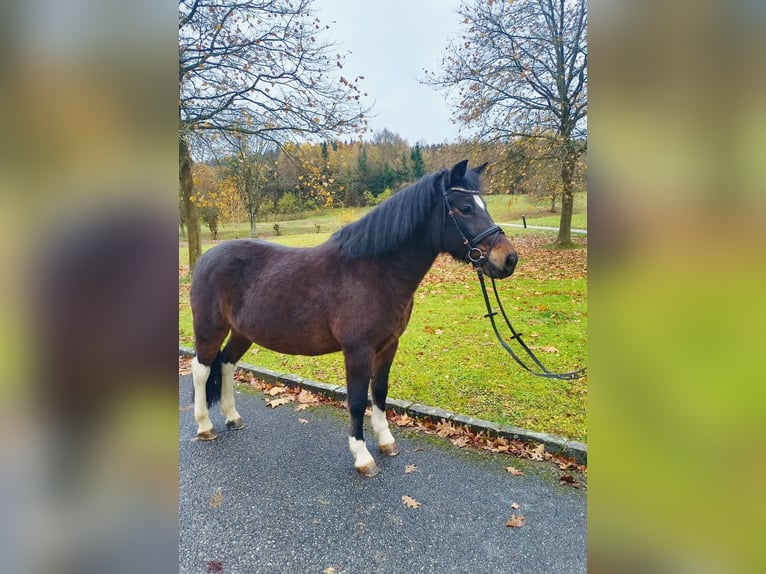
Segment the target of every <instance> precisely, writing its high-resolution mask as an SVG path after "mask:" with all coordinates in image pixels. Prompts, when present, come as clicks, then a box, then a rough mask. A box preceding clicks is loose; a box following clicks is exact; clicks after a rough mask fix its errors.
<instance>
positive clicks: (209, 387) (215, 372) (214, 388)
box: [205, 351, 223, 408]
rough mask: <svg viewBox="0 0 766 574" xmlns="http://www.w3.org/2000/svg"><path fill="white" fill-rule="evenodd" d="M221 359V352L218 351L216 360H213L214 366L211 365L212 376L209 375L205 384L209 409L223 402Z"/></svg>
mask: <svg viewBox="0 0 766 574" xmlns="http://www.w3.org/2000/svg"><path fill="white" fill-rule="evenodd" d="M221 357H222V354H221V351H218V354H217V355H216V356H215V359H213V364H212V365H210V374H209V375H208V377H207V381H206V382H205V397H206V398H207V408H210V407H211V406H213V405H214V404H215V403H217V402H219V401H220V400H221V386H222V379H223V377H222V376H221V363H222V361H221Z"/></svg>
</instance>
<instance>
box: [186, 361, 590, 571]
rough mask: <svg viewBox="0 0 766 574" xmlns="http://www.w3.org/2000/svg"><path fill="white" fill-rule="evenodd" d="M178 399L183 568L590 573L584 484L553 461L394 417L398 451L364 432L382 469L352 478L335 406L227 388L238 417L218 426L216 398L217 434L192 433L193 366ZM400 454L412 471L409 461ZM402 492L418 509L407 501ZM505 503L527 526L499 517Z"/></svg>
mask: <svg viewBox="0 0 766 574" xmlns="http://www.w3.org/2000/svg"><path fill="white" fill-rule="evenodd" d="M179 404H180V407H181V409H180V413H179V415H180V416H179V419H180V431H179V444H180V473H179V495H180V505H179V530H180V540H179V571H180V572H189V573H207V572H215V573H235V572H242V573H254V574H255V573H296V574H304V573H317V574H319V573H322V572H327V573H330V572H333V573H335V574H339V573H349V574H356V573H359V574H367V573H376V572H385V573H387V574H398V573H402V574H409V573H414V572H428V573H446V572H460V573H466V572H470V573H472V574H481V573H488V574H489V573H492V574H497V573H503V572H514V573H515V572H518V573H523V574H534V573H537V572H539V573H546V574H557V573H575V572H585V571H586V558H585V556H586V554H585V507H586V493H585V491H584V490H583V489H574V488H572V487H569V486H562V485H560V484H559V482H558V476H559V471H558V469H556V468H555V467H554V466H553V465H551V464H549V463H532V462H528V461H523V460H519V459H514V458H510V457H508V456H504V455H493V454H491V453H485V452H478V451H476V450H467V449H465V450H459V449H456V448H455V447H453V446H452V445H451V444H450V443H449V442H448V441H446V440H443V439H440V438H438V437H432V436H427V435H423V434H419V433H415V432H413V431H407V430H404V429H399V428H393V429H392V432H393V433H394V436H395V437H396V438H397V440H398V441H399V443H400V445H401V447H402V453H401V454H400V455H399V456H397V457H394V458H386V457H382V456H381V455H380V453H378V452H377V449H376V448H373V447H374V441H370V439H369V438H368V444H369V443H372V444H371V448H370V451H371V452H372V453H373V456H375V457H376V460H377V461H378V464H379V466H380V467H381V469H382V472H381V473H380V474H379V475H378V476H377V477H374V478H371V479H369V478H362V477H360V476H358V475H357V473H356V471H355V470H354V468H353V466H352V459H351V455H350V454H349V452H348V447H347V440H346V433H347V426H348V417H347V414H346V412H345V411H343V410H341V409H338V408H335V407H332V406H325V405H320V406H314V407H312V408H310V409H308V410H304V411H301V412H295V410H294V406H295V405H294V403H292V404H289V405H286V406H282V407H278V408H276V409H271V408H269V407H267V406H266V403H265V402H264V400H263V398H262V396H261V395H260V394H251V393H250V392H237V408H238V410H239V412H240V414H242V416H243V418H244V420H245V424H246V425H247V426H246V428H245V429H244V430H241V431H227V430H226V429H225V428H224V427H223V421H222V418H221V415H220V413H219V412H218V407H215V408H214V409H213V410H211V415H212V419H213V424H214V425H215V427H216V429H217V431H218V433H219V438H218V440H216V441H213V442H196V441H191V440H190V439H191V438H192V437H193V436H194V433H195V429H196V426H195V423H194V416H193V413H192V411H191V409H190V408H189V405H190V404H191V378H190V377H189V376H185V377H181V379H180V403H179ZM365 424H366V429H367V428H369V421H367V422H366V423H365ZM369 434H370V435H371V432H369ZM409 464H415V465H417V469H416V470H415V471H414V472H412V473H405V467H406V466H407V465H409ZM509 465H513V466H515V467H517V468H519V469H522V470H523V471H524V473H525V475H524V476H512V475H511V474H509V473H508V472H506V470H505V467H506V466H509ZM216 493H220V494H219V495H218V496H217V495H216ZM403 495H406V496H410V497H412V498H414V499H416V500H417V501H419V502H420V503H421V507H420V508H418V509H409V508H405V506H404V505H403V503H402V496H403ZM514 502H515V503H517V504H519V506H520V508H519V509H518V510H513V509H512V508H511V504H512V503H514ZM512 513H517V514H523V515H524V516H525V517H526V524H525V525H524V526H522V527H521V528H508V527H506V526H505V525H504V524H505V521H506V520H508V518H509V517H510V515H511V514H512Z"/></svg>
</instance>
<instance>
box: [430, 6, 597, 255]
mask: <svg viewBox="0 0 766 574" xmlns="http://www.w3.org/2000/svg"><path fill="white" fill-rule="evenodd" d="M458 13H459V14H460V15H461V16H462V17H463V23H464V24H465V25H466V27H467V31H466V32H465V34H464V35H463V37H462V39H461V41H460V42H459V43H454V42H453V43H452V44H451V45H450V47H449V48H448V50H447V54H448V55H447V56H445V58H444V59H443V60H442V70H441V72H440V73H439V74H436V73H433V72H432V73H430V74H429V75H428V76H427V77H426V78H425V80H424V82H425V83H427V84H430V85H432V86H434V87H436V88H438V89H442V90H444V91H446V92H448V93H453V94H456V96H457V111H456V112H455V115H454V118H455V120H456V121H458V122H460V123H463V124H466V125H468V126H473V127H475V128H476V130H477V136H478V138H479V139H483V140H486V141H504V142H512V141H513V140H514V138H519V137H521V138H534V139H536V140H539V141H541V142H546V143H547V144H549V145H548V146H547V149H548V150H549V151H550V152H551V153H552V154H554V155H555V157H557V159H558V160H559V161H560V178H561V190H562V203H561V206H562V207H561V223H560V225H559V234H558V238H557V240H556V243H557V244H558V245H560V246H566V245H569V244H571V226H572V208H573V205H574V197H573V189H574V181H575V177H576V173H575V171H576V166H577V159H578V157H579V156H580V155H582V153H583V152H584V150H585V141H586V139H585V138H586V129H587V128H586V123H585V118H586V115H587V6H586V2H585V0H514V1H513V2H502V1H493V0H472V1H471V2H466V3H465V4H463V5H461V6H460V8H459V9H458Z"/></svg>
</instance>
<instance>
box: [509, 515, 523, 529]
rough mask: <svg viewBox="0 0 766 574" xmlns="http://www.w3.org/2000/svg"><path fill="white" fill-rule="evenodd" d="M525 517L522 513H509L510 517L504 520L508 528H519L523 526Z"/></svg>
mask: <svg viewBox="0 0 766 574" xmlns="http://www.w3.org/2000/svg"><path fill="white" fill-rule="evenodd" d="M525 520H526V518H525V517H524V515H523V514H511V517H510V518H509V519H508V520H506V521H505V525H506V526H507V527H508V528H521V527H522V526H524V521H525Z"/></svg>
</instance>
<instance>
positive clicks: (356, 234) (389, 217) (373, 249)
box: [330, 169, 447, 259]
mask: <svg viewBox="0 0 766 574" xmlns="http://www.w3.org/2000/svg"><path fill="white" fill-rule="evenodd" d="M446 172H447V170H446V169H441V170H439V171H437V172H434V173H431V174H428V175H424V176H423V177H422V178H420V179H419V180H418V181H416V182H415V183H413V184H411V185H409V186H407V187H405V188H404V189H402V190H401V191H398V192H396V193H395V194H394V195H392V196H391V197H390V198H388V199H386V200H385V201H384V202H383V203H381V204H380V205H378V206H377V207H375V209H373V210H372V211H370V212H369V213H368V214H367V215H365V216H364V217H362V218H361V219H359V220H357V221H355V222H353V223H350V224H348V225H346V226H344V227H343V228H341V229H340V230H339V231H337V232H335V233H334V234H333V235H332V237H331V238H330V240H331V241H333V242H334V243H336V244H337V245H338V249H339V251H340V254H341V256H343V257H345V258H347V259H359V258H362V257H375V256H379V255H384V254H386V253H389V252H391V251H393V250H394V249H396V248H397V247H398V246H400V245H401V244H402V243H404V242H405V241H407V240H408V239H409V238H410V237H411V236H412V234H413V233H414V232H415V230H416V229H417V228H418V227H419V226H420V225H421V224H422V223H423V222H424V221H425V220H426V217H427V216H428V214H429V213H430V211H431V210H432V209H433V208H434V205H435V204H436V202H437V201H439V200H440V199H441V197H442V188H443V186H444V184H443V177H444V174H445V173H446Z"/></svg>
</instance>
